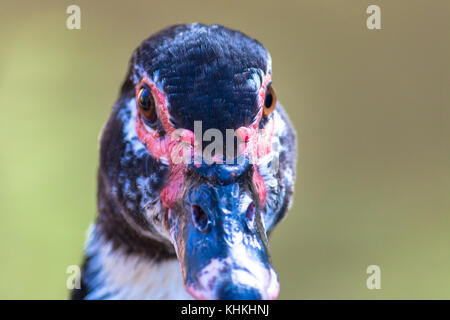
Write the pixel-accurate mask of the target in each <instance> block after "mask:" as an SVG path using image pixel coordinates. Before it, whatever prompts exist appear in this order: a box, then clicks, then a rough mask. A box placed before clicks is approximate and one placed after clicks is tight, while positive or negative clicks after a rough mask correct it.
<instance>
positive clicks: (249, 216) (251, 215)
mask: <svg viewBox="0 0 450 320" xmlns="http://www.w3.org/2000/svg"><path fill="white" fill-rule="evenodd" d="M255 215H256V206H255V204H254V203H253V202H252V203H250V205H249V206H248V208H247V211H246V212H245V220H246V222H247V226H248V227H249V229H250V230H252V229H253V226H254V224H255Z"/></svg>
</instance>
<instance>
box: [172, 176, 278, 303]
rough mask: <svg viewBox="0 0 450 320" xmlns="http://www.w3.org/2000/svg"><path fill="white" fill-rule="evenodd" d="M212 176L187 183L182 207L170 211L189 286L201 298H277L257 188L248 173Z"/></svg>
mask: <svg viewBox="0 0 450 320" xmlns="http://www.w3.org/2000/svg"><path fill="white" fill-rule="evenodd" d="M238 180H239V179H238ZM210 181H211V180H210V179H208V180H205V179H203V180H201V179H200V180H199V183H198V184H192V185H191V186H190V187H189V188H187V191H186V193H185V197H184V202H183V206H184V208H179V209H180V210H178V211H179V212H182V213H180V214H177V215H176V214H173V212H174V211H171V213H170V214H169V224H170V230H171V234H172V237H173V240H174V245H175V249H176V252H177V256H178V260H179V261H180V264H181V268H182V273H183V279H184V283H185V287H186V290H187V291H188V292H189V293H190V294H191V295H192V296H193V297H194V298H197V299H227V300H231V299H233V300H234V299H251V300H254V299H275V298H276V297H277V295H278V290H279V284H278V278H277V275H276V273H275V271H274V269H273V267H272V266H271V262H270V256H269V251H268V239H267V235H266V230H265V227H264V223H263V219H262V216H261V214H260V211H259V208H258V203H257V201H256V202H255V201H254V192H252V190H251V188H249V187H248V186H246V184H245V183H244V182H245V179H240V180H239V181H234V182H232V183H228V184H225V185H223V184H216V183H212V182H210ZM227 182H230V181H227Z"/></svg>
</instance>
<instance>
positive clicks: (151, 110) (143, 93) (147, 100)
mask: <svg viewBox="0 0 450 320" xmlns="http://www.w3.org/2000/svg"><path fill="white" fill-rule="evenodd" d="M137 101H138V105H139V110H140V112H141V115H142V117H143V118H144V120H146V122H148V123H149V124H152V123H154V122H155V121H156V119H157V115H156V104H155V98H154V97H153V94H152V92H151V90H150V89H149V88H148V87H147V86H142V87H141V89H140V90H139V93H138V96H137Z"/></svg>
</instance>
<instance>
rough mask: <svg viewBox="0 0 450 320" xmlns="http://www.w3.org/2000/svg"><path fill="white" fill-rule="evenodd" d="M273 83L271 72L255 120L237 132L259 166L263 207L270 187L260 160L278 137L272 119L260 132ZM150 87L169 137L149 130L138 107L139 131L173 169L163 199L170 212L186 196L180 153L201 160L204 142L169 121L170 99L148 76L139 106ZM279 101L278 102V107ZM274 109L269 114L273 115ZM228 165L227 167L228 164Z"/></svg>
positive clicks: (257, 182)
mask: <svg viewBox="0 0 450 320" xmlns="http://www.w3.org/2000/svg"><path fill="white" fill-rule="evenodd" d="M270 82H271V75H270V74H269V73H268V74H267V75H265V77H264V78H263V82H262V85H261V87H260V89H259V90H258V105H259V111H258V114H257V117H256V119H255V121H254V122H253V123H252V124H251V125H250V126H248V127H240V128H238V129H237V130H236V134H237V137H238V139H239V140H240V141H241V143H239V148H238V152H239V154H243V155H245V156H247V157H249V158H250V161H251V163H252V164H253V165H254V166H255V170H254V171H253V172H254V174H253V182H254V184H255V188H256V190H257V193H258V196H259V202H260V204H261V205H263V204H264V203H265V199H266V192H267V191H266V186H265V182H264V179H263V178H262V177H261V175H260V173H259V172H258V167H257V163H258V159H260V158H261V157H264V156H265V155H267V154H269V153H270V152H271V151H272V137H273V134H274V121H273V118H270V119H269V120H268V121H267V123H266V125H265V128H263V129H261V130H260V129H259V125H260V122H261V119H262V117H263V116H265V114H266V112H267V108H266V109H265V107H266V106H265V105H264V104H265V97H266V93H267V90H272V89H271V88H269V86H270ZM143 85H146V86H147V87H148V88H149V89H150V90H151V94H152V95H153V98H154V101H155V108H156V114H157V117H158V119H159V121H160V123H161V125H162V127H163V129H164V131H165V135H164V136H161V135H160V134H159V132H158V131H157V130H152V129H150V130H148V126H146V124H145V123H144V120H143V119H142V118H141V117H142V110H140V108H138V107H137V113H136V132H137V135H138V137H139V139H140V141H141V142H142V143H144V144H145V146H146V148H147V150H148V151H149V152H150V153H151V155H152V156H153V157H154V158H155V159H158V160H160V161H167V162H168V164H169V168H170V174H169V178H168V183H167V184H166V186H165V187H164V188H163V189H162V190H161V192H160V197H161V201H162V203H163V205H164V206H165V207H166V208H168V209H170V208H171V207H172V206H173V204H174V203H175V202H176V201H177V200H178V199H179V198H180V197H181V196H182V194H183V192H182V191H183V186H184V173H185V169H186V166H187V164H186V163H183V162H180V161H177V160H175V159H178V156H179V153H180V151H181V150H183V148H184V152H185V153H186V149H185V148H188V149H189V150H188V151H187V152H188V154H189V155H191V157H192V159H194V158H197V157H201V156H202V155H201V154H200V155H198V154H196V153H198V151H197V150H198V149H197V148H196V146H198V145H201V143H202V141H196V140H195V135H194V133H193V132H192V131H190V130H187V129H181V130H180V129H177V128H174V127H173V126H172V124H171V122H170V120H169V116H170V115H169V111H168V100H167V96H166V95H165V93H164V92H163V91H161V90H160V89H159V88H158V86H157V85H156V84H155V83H154V82H153V81H152V80H151V79H150V78H148V77H147V76H145V77H144V78H143V79H142V80H141V81H140V82H139V84H138V85H137V86H136V105H137V104H138V103H137V101H138V97H139V92H140V90H141V87H142V86H143ZM275 103H276V102H274V104H275ZM273 108H274V106H273V107H272V109H271V110H270V111H269V113H270V112H272V110H273ZM224 165H225V164H224Z"/></svg>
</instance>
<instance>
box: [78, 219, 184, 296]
mask: <svg viewBox="0 0 450 320" xmlns="http://www.w3.org/2000/svg"><path fill="white" fill-rule="evenodd" d="M85 253H86V263H85V266H84V272H83V282H84V285H85V286H86V289H87V295H86V296H85V299H137V300H140V299H191V297H190V296H189V295H188V293H187V292H186V291H185V289H184V286H183V280H182V276H181V269H180V266H179V263H178V261H177V260H176V259H175V258H174V259H166V260H162V261H161V260H160V261H156V260H152V259H149V258H148V257H143V256H141V255H139V254H135V253H127V252H126V250H125V249H123V248H120V247H117V248H116V247H114V246H113V244H112V243H111V241H108V240H106V239H105V237H104V236H102V234H101V232H99V230H98V227H97V226H96V225H93V226H91V228H90V229H89V231H88V240H87V242H86V247H85Z"/></svg>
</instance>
